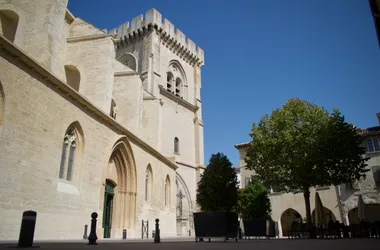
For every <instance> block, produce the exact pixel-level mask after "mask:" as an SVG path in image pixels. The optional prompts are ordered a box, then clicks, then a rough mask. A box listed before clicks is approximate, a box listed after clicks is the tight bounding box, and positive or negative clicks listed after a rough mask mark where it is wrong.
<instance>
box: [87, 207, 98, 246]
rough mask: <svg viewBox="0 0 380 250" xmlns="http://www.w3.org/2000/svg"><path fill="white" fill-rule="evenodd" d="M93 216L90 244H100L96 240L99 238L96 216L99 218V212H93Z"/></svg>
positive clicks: (89, 237)
mask: <svg viewBox="0 0 380 250" xmlns="http://www.w3.org/2000/svg"><path fill="white" fill-rule="evenodd" d="M91 218H92V219H91V231H90V236H88V245H98V244H97V243H96V240H97V239H98V236H96V218H98V214H97V213H96V212H93V213H92V214H91Z"/></svg>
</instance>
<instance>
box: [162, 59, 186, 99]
mask: <svg viewBox="0 0 380 250" xmlns="http://www.w3.org/2000/svg"><path fill="white" fill-rule="evenodd" d="M187 89H188V88H187V81H186V74H185V71H184V69H183V68H182V66H181V64H180V63H179V62H178V61H176V60H173V61H171V62H170V63H169V67H168V71H167V79H166V90H167V91H168V92H170V93H172V94H173V95H175V96H177V97H179V98H182V99H185V100H187Z"/></svg>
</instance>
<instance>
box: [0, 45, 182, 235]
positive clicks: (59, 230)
mask: <svg viewBox="0 0 380 250" xmlns="http://www.w3.org/2000/svg"><path fill="white" fill-rule="evenodd" d="M0 68H1V69H2V70H3V74H2V79H1V84H2V86H3V89H4V91H3V92H4V100H5V105H4V107H5V109H4V118H3V123H2V124H1V127H2V130H1V134H0V140H1V141H2V142H3V143H2V144H1V145H0V154H1V156H0V166H1V173H3V174H2V176H1V177H0V178H1V179H0V185H1V188H0V197H1V202H0V206H1V213H2V214H6V215H7V216H3V217H2V218H1V219H0V227H1V228H0V232H1V233H0V238H1V239H13V240H14V239H17V237H18V234H19V228H20V218H21V214H22V211H24V210H28V209H32V210H35V211H37V213H38V217H37V225H36V233H35V238H36V239H53V238H54V239H57V238H71V239H74V238H77V239H79V238H81V237H82V235H83V226H84V224H89V222H90V214H91V212H93V211H97V212H98V213H99V214H101V213H102V209H101V207H102V204H101V202H100V201H101V197H102V195H103V194H102V193H101V183H102V181H103V180H102V179H101V172H102V168H104V167H105V165H106V164H107V162H108V159H109V157H110V154H111V152H109V149H110V148H111V147H112V145H113V144H114V143H115V141H116V140H117V139H118V138H119V137H120V136H121V135H120V132H119V131H120V130H118V129H116V128H113V127H112V126H110V125H108V123H105V122H103V121H102V120H101V119H100V118H99V117H98V116H96V115H95V114H94V112H93V111H90V110H91V109H90V110H89V109H88V108H85V105H84V104H83V103H87V105H90V106H91V104H90V103H88V102H87V101H85V99H83V100H82V101H80V102H78V100H74V99H72V98H71V97H70V96H68V95H67V94H64V93H63V92H61V90H59V89H58V88H57V87H55V86H53V85H52V84H50V83H49V82H47V80H46V79H45V78H44V77H42V76H41V75H39V74H38V71H32V70H31V69H30V67H29V66H26V65H25V64H23V63H22V61H20V60H19V61H16V60H15V59H13V58H12V57H11V56H9V54H7V52H5V51H4V50H3V52H2V57H1V61H0ZM61 84H62V86H63V84H64V83H61ZM71 96H73V95H71ZM74 96H75V95H74ZM79 99H80V98H79ZM93 108H95V107H93ZM98 114H101V112H98ZM75 121H77V122H78V124H80V126H81V128H82V130H83V134H84V136H83V137H84V145H85V146H84V151H83V159H82V162H81V163H80V164H79V165H76V166H75V168H76V169H77V170H79V171H78V175H79V176H77V178H75V180H76V182H75V183H67V182H66V181H62V180H60V179H59V178H58V171H59V166H60V157H61V151H62V140H63V135H64V133H65V131H66V129H67V127H68V126H69V125H70V124H71V123H73V122H75ZM131 145H132V149H133V150H132V151H133V154H134V159H135V163H136V169H137V177H136V178H137V186H138V190H137V197H136V223H135V225H136V227H135V228H131V229H130V230H129V233H128V235H129V236H130V237H134V236H136V237H139V235H140V231H139V230H141V229H140V228H139V223H138V221H139V220H140V219H141V218H143V217H145V218H148V219H153V217H155V216H160V219H161V220H162V221H166V224H165V225H163V227H162V235H175V232H176V224H175V220H174V217H175V207H174V205H172V204H173V203H172V204H171V206H169V207H168V208H166V209H163V202H164V201H163V199H162V197H163V195H164V194H163V187H162V185H163V184H162V183H163V180H165V177H166V175H169V176H170V178H171V180H172V185H171V196H172V201H174V199H175V198H174V197H175V185H173V182H174V180H175V170H174V169H172V168H171V167H169V166H168V165H167V164H165V163H163V162H162V161H160V160H158V158H157V157H155V156H153V155H152V154H151V153H150V152H149V153H148V152H147V151H146V149H144V150H143V149H142V148H141V146H138V145H136V144H134V143H132V142H131ZM148 163H151V164H152V167H153V171H154V172H155V181H154V185H156V186H155V187H154V188H153V190H154V192H155V193H154V194H153V196H154V197H156V198H155V199H154V204H155V205H154V206H152V207H153V211H152V212H150V214H149V216H148V215H142V214H143V213H142V211H141V210H140V208H141V207H142V205H143V202H142V200H143V194H144V191H143V190H144V185H143V181H142V180H143V178H145V177H144V176H145V168H146V166H147V164H148ZM60 183H64V184H63V185H65V186H66V188H63V189H60V191H61V192H59V191H58V190H57V189H59V187H60V186H62V185H61V184H60ZM67 187H68V188H67ZM65 190H66V191H67V190H70V193H67V192H64V191H65ZM73 190H74V192H72V191H73ZM73 193H74V194H73ZM100 225H101V224H98V228H99V227H101V226H100ZM51 228H54V229H55V230H51ZM115 234H116V233H115ZM100 236H101V234H100ZM115 236H117V235H115Z"/></svg>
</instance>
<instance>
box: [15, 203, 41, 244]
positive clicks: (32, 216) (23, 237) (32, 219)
mask: <svg viewBox="0 0 380 250" xmlns="http://www.w3.org/2000/svg"><path fill="white" fill-rule="evenodd" d="M36 218H37V212H35V211H31V210H29V211H25V212H24V213H23V214H22V222H21V229H20V236H19V238H18V247H33V238H34V229H35V227H36Z"/></svg>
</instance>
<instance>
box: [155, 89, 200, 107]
mask: <svg viewBox="0 0 380 250" xmlns="http://www.w3.org/2000/svg"><path fill="white" fill-rule="evenodd" d="M158 87H159V88H160V94H161V95H163V96H165V97H167V98H169V99H171V100H172V101H174V102H177V103H178V104H180V105H182V106H183V107H185V108H187V109H189V110H191V111H193V112H195V111H197V110H198V107H197V106H194V105H193V104H191V103H189V102H187V101H185V100H183V99H182V98H180V97H178V96H175V95H173V94H172V93H170V92H168V91H167V90H166V89H165V88H164V87H163V86H162V85H158Z"/></svg>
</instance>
